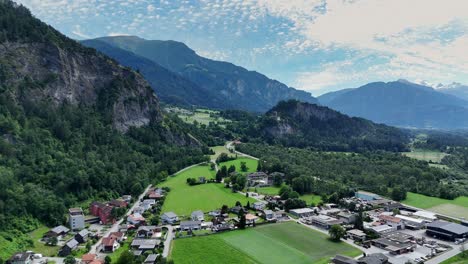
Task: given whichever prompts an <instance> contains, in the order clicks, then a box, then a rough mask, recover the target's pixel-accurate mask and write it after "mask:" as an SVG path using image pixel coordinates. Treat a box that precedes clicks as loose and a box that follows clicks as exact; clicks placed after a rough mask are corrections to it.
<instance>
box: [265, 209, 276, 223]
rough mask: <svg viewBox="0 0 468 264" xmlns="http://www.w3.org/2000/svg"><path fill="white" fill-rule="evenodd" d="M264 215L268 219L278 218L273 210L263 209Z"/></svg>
mask: <svg viewBox="0 0 468 264" xmlns="http://www.w3.org/2000/svg"><path fill="white" fill-rule="evenodd" d="M263 215H264V217H265V220H267V221H274V220H276V215H275V213H274V212H273V211H272V210H263Z"/></svg>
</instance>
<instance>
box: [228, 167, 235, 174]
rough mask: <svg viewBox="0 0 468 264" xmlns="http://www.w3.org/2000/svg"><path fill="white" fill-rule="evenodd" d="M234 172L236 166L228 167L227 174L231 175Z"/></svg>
mask: <svg viewBox="0 0 468 264" xmlns="http://www.w3.org/2000/svg"><path fill="white" fill-rule="evenodd" d="M235 171H236V166H234V165H231V166H229V169H228V174H231V173H233V172H235Z"/></svg>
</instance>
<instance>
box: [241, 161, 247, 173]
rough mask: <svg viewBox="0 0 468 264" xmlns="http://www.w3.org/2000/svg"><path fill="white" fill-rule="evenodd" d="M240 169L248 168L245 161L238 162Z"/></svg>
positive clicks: (244, 170)
mask: <svg viewBox="0 0 468 264" xmlns="http://www.w3.org/2000/svg"><path fill="white" fill-rule="evenodd" d="M240 167H241V171H243V172H246V171H247V170H248V169H249V168H248V167H247V163H246V162H245V161H241V163H240Z"/></svg>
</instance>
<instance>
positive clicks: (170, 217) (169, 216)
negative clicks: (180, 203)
mask: <svg viewBox="0 0 468 264" xmlns="http://www.w3.org/2000/svg"><path fill="white" fill-rule="evenodd" d="M161 220H162V222H163V223H167V224H171V225H172V224H174V223H175V222H177V221H179V217H177V215H176V214H175V213H174V212H167V213H164V214H163V215H162V216H161Z"/></svg>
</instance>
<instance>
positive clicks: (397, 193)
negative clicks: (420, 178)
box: [392, 186, 406, 202]
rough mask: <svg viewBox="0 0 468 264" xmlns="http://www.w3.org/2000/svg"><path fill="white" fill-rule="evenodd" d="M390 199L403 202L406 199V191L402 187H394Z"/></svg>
mask: <svg viewBox="0 0 468 264" xmlns="http://www.w3.org/2000/svg"><path fill="white" fill-rule="evenodd" d="M392 199H393V200H395V201H398V202H399V201H403V200H404V199H406V190H405V189H403V188H402V187H399V186H397V187H394V188H393V190H392Z"/></svg>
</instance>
